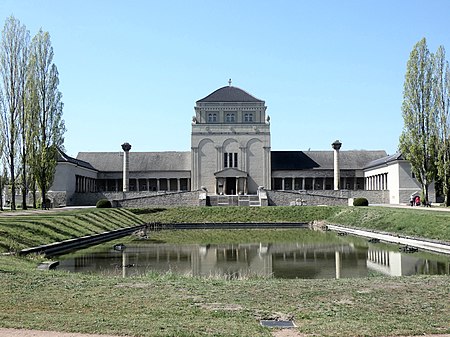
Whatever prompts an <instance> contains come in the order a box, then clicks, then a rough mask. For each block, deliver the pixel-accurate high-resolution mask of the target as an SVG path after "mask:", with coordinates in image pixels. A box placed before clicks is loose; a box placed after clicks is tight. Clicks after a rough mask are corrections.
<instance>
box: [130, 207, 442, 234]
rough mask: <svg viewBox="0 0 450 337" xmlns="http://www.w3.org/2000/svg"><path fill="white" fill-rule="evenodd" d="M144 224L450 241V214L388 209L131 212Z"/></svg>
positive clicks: (337, 208) (321, 208)
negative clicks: (281, 225)
mask: <svg viewBox="0 0 450 337" xmlns="http://www.w3.org/2000/svg"><path fill="white" fill-rule="evenodd" d="M134 212H136V213H137V214H139V216H140V217H141V218H142V219H143V220H144V221H145V222H162V223H171V222H183V223H185V222H194V223H198V222H200V223H201V222H275V223H277V222H310V221H313V220H325V221H328V222H330V223H334V224H341V225H347V226H352V227H359V228H369V229H375V230H381V231H386V232H391V233H397V234H404V235H411V236H416V237H423V238H429V239H437V240H443V241H450V225H449V224H450V212H445V211H433V212H431V211H425V210H421V209H415V208H411V209H399V208H387V207H313V206H309V207H180V208H171V209H166V210H163V209H159V210H154V209H150V210H134Z"/></svg>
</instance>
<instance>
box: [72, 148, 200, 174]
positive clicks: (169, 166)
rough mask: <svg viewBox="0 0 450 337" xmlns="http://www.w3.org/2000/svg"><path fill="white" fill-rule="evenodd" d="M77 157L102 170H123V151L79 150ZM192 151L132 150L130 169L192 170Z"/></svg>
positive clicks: (133, 170)
mask: <svg viewBox="0 0 450 337" xmlns="http://www.w3.org/2000/svg"><path fill="white" fill-rule="evenodd" d="M77 159H81V160H84V161H86V162H89V163H90V164H91V165H92V166H93V167H95V168H96V169H97V170H98V171H101V172H120V171H122V170H123V152H79V153H78V156H77ZM190 170H191V152H174V151H171V152H130V171H131V172H139V171H190Z"/></svg>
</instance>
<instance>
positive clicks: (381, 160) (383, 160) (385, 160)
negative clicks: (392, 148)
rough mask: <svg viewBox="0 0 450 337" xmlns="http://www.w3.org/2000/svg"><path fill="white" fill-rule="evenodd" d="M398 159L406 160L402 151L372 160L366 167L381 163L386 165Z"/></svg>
mask: <svg viewBox="0 0 450 337" xmlns="http://www.w3.org/2000/svg"><path fill="white" fill-rule="evenodd" d="M396 160H405V158H404V157H403V155H402V154H401V153H400V152H396V153H394V154H391V155H390V156H385V157H383V158H379V159H375V160H372V161H371V162H369V163H367V165H366V166H365V167H364V168H365V169H369V168H372V167H376V166H380V165H386V164H388V163H390V162H393V161H396Z"/></svg>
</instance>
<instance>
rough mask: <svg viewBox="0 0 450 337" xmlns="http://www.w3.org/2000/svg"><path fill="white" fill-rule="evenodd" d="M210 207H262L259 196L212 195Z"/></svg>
mask: <svg viewBox="0 0 450 337" xmlns="http://www.w3.org/2000/svg"><path fill="white" fill-rule="evenodd" d="M207 198H208V201H209V202H207V205H208V206H253V207H254V206H261V200H260V199H259V196H257V195H210V196H208V197H207Z"/></svg>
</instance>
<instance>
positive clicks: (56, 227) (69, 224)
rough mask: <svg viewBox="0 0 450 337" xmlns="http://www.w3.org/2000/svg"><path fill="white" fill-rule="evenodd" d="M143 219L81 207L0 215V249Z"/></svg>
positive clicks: (127, 213) (125, 212)
mask: <svg viewBox="0 0 450 337" xmlns="http://www.w3.org/2000/svg"><path fill="white" fill-rule="evenodd" d="M141 223H143V221H142V220H141V219H140V218H139V217H137V216H136V215H134V214H133V213H131V212H130V211H128V210H126V209H84V210H74V211H58V212H51V211H49V212H45V213H40V214H33V213H30V214H28V215H10V214H9V215H7V216H6V215H5V216H0V252H6V251H19V250H21V249H24V248H29V247H34V246H39V245H43V244H48V243H52V242H57V241H62V240H67V239H72V238H76V237H82V236H86V235H92V234H98V233H103V232H107V231H112V230H115V229H119V228H124V227H130V226H137V225H139V224H141Z"/></svg>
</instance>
